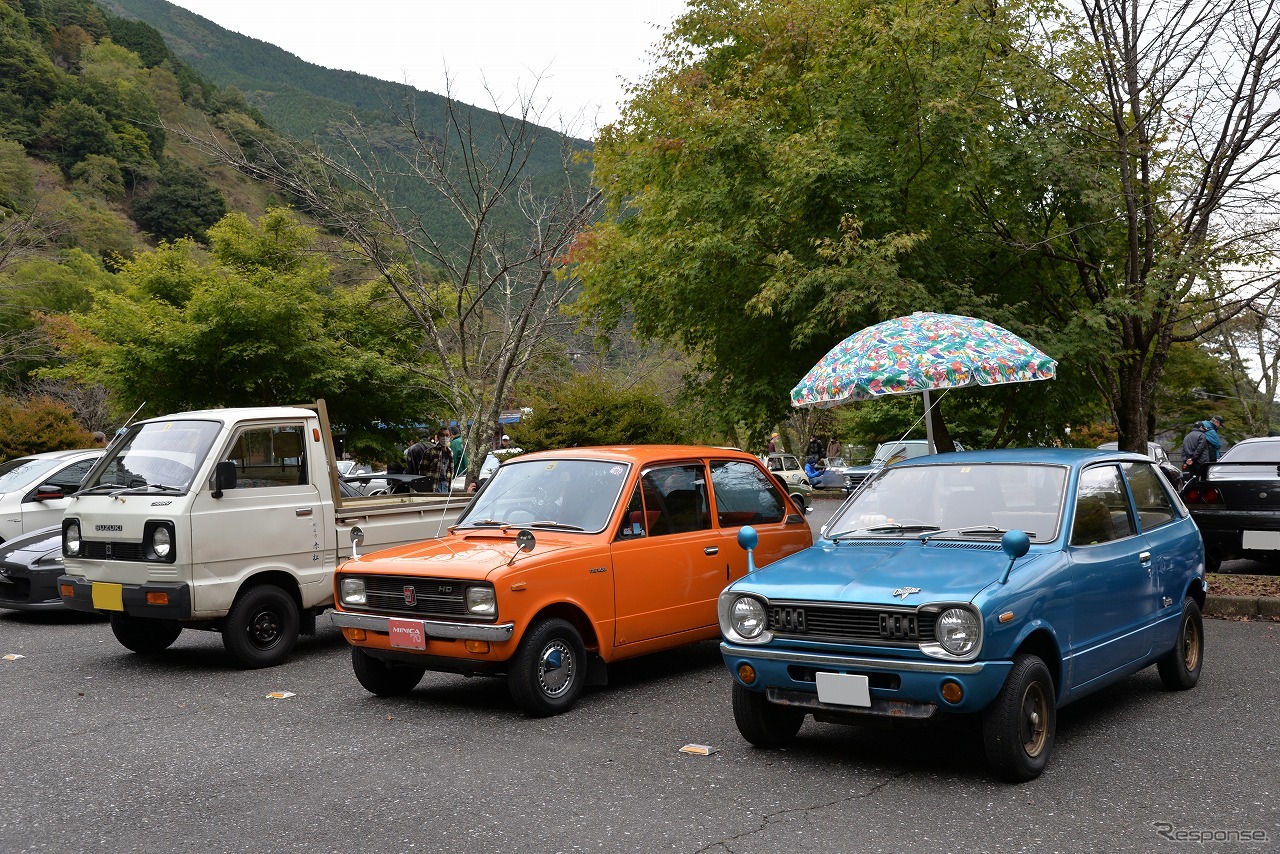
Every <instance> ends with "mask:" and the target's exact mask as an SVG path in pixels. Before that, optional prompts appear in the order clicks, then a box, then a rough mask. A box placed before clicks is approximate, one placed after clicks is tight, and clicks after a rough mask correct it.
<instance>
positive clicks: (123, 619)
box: [111, 614, 182, 655]
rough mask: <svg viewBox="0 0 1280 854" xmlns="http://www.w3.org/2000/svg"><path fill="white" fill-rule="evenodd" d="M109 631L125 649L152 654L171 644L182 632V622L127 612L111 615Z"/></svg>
mask: <svg viewBox="0 0 1280 854" xmlns="http://www.w3.org/2000/svg"><path fill="white" fill-rule="evenodd" d="M111 633H112V634H113V635H115V636H116V640H118V641H120V645H121V646H123V647H124V648H125V649H129V650H133V651H134V652H136V653H138V654H140V655H154V654H155V653H157V652H162V651H164V650H166V649H168V648H169V647H170V646H172V645H173V642H174V641H176V640H177V639H178V635H180V634H182V624H181V623H175V622H173V621H172V620H148V619H145V618H143V617H130V616H129V615H127V614H112V615H111Z"/></svg>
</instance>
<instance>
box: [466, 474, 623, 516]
mask: <svg viewBox="0 0 1280 854" xmlns="http://www.w3.org/2000/svg"><path fill="white" fill-rule="evenodd" d="M629 469H630V466H629V465H627V464H625V463H618V462H609V461H603V460H529V461H528V462H522V461H520V460H512V461H511V462H509V463H506V464H505V465H503V466H502V467H501V468H499V469H498V470H497V471H496V472H495V473H494V475H493V478H492V479H491V480H490V481H489V482H488V483H486V484H485V487H484V491H483V492H481V493H480V494H479V495H478V496H477V497H476V500H475V502H474V503H473V504H472V505H471V507H470V509H469V510H468V512H467V515H466V516H465V517H464V518H463V519H462V520H461V521H460V522H459V523H458V526H459V527H462V528H488V527H508V526H510V527H516V528H524V527H530V528H549V529H556V530H562V531H585V532H588V533H598V532H599V531H603V530H604V528H605V526H606V525H608V524H609V519H610V518H611V517H612V516H613V510H614V507H616V506H617V504H618V496H619V495H621V494H622V487H623V485H624V484H625V483H626V482H627V472H628V470H629Z"/></svg>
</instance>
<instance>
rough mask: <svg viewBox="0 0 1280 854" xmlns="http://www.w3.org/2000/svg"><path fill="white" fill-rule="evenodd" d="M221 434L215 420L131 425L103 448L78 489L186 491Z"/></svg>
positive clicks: (83, 490) (154, 422)
mask: <svg viewBox="0 0 1280 854" xmlns="http://www.w3.org/2000/svg"><path fill="white" fill-rule="evenodd" d="M221 430H222V425H221V424H220V423H218V422H217V421H176V420H175V421H148V422H145V423H143V424H137V425H134V426H133V427H131V428H130V429H129V432H128V433H126V434H125V435H124V436H122V437H121V438H119V439H117V440H116V442H115V443H114V444H112V445H111V447H110V448H108V449H107V453H106V456H104V457H103V459H102V461H101V462H100V463H99V464H98V465H97V466H95V467H94V469H93V471H92V472H90V474H89V478H88V479H87V480H86V481H85V482H84V484H83V485H82V486H81V488H80V491H81V492H86V491H106V490H112V489H129V490H156V491H163V492H173V493H181V492H187V491H188V490H189V489H191V483H192V481H193V480H194V479H195V476H196V472H197V471H199V470H200V465H201V463H203V462H204V460H205V457H207V456H208V455H209V448H210V446H211V445H212V444H213V440H214V439H215V438H216V437H217V435H218V433H219V432H220V431H221Z"/></svg>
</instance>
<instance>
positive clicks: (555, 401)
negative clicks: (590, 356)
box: [512, 375, 687, 451]
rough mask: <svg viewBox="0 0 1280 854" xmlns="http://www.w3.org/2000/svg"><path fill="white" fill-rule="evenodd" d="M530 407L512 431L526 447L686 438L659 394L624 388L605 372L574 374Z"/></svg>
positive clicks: (621, 443)
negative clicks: (600, 374)
mask: <svg viewBox="0 0 1280 854" xmlns="http://www.w3.org/2000/svg"><path fill="white" fill-rule="evenodd" d="M533 410H534V411H533V415H531V416H529V417H527V418H526V419H524V420H523V421H521V423H520V426H519V428H518V429H516V428H513V430H515V432H514V433H512V439H513V441H516V442H517V444H519V446H520V447H522V448H524V449H525V450H526V451H537V450H543V449H546V448H574V447H585V446H589V445H631V444H671V443H680V442H684V441H686V440H687V437H686V434H685V430H684V427H683V425H682V423H681V421H680V419H679V418H678V417H677V415H676V413H675V412H674V411H673V410H672V409H671V408H670V407H669V406H667V405H666V404H665V403H664V402H663V401H662V399H661V398H659V397H658V396H657V394H655V393H654V392H652V391H649V390H647V389H643V388H641V389H636V388H622V387H621V385H620V383H618V382H617V381H615V380H611V379H610V378H608V377H603V376H596V375H579V376H575V377H573V378H572V379H570V380H569V381H567V382H566V383H564V384H563V385H561V386H559V387H558V388H556V389H554V390H553V391H552V392H551V393H550V394H549V395H548V396H547V398H546V399H544V400H539V401H537V402H536V403H535V404H534V406H533Z"/></svg>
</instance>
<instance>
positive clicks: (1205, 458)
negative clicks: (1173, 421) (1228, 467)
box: [1182, 415, 1223, 477]
mask: <svg viewBox="0 0 1280 854" xmlns="http://www.w3.org/2000/svg"><path fill="white" fill-rule="evenodd" d="M1222 423H1223V422H1222V416H1221V415H1215V416H1213V417H1212V418H1210V419H1209V420H1208V421H1197V422H1196V423H1195V424H1193V425H1191V432H1190V433H1188V434H1187V436H1186V438H1185V439H1183V440H1182V473H1183V475H1185V476H1187V477H1198V476H1199V475H1200V473H1201V472H1202V471H1203V470H1204V467H1205V466H1206V465H1208V464H1209V463H1211V462H1214V461H1215V460H1217V459H1218V448H1221V447H1222V439H1221V438H1220V437H1219V436H1218V431H1217V428H1218V427H1220V426H1222ZM1210 430H1213V440H1214V441H1210V439H1209V436H1208V433H1209V431H1210Z"/></svg>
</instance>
